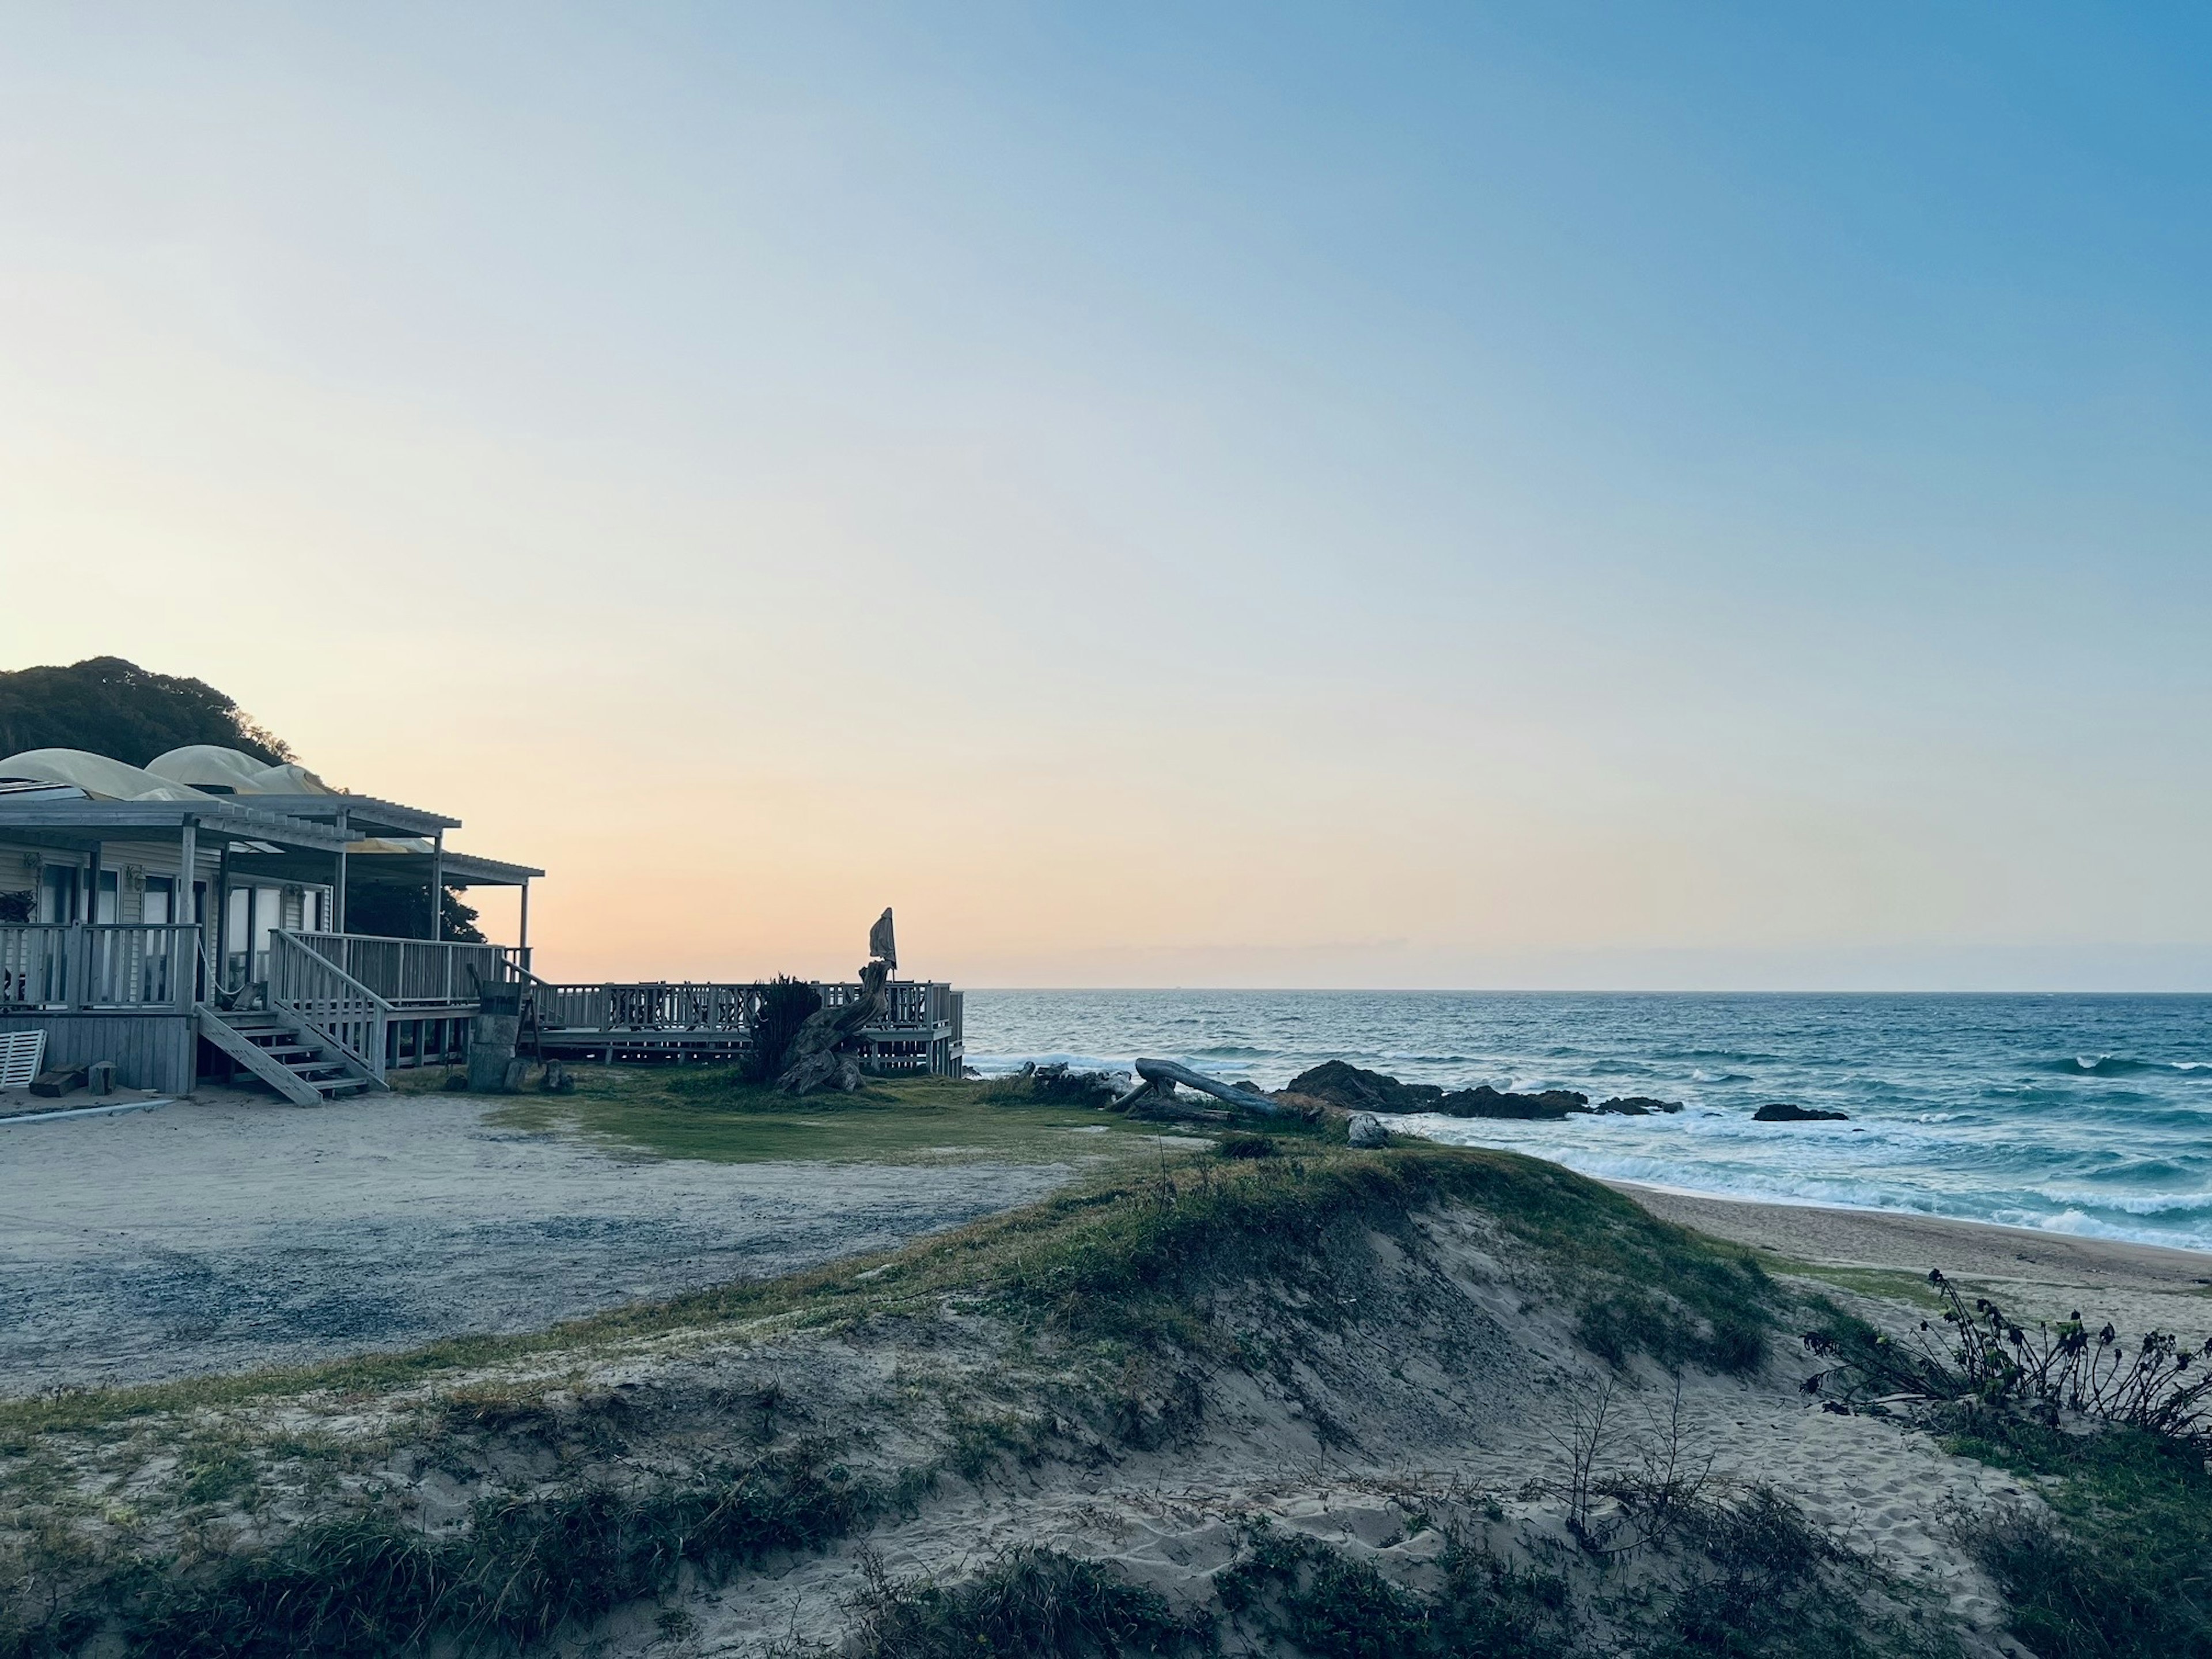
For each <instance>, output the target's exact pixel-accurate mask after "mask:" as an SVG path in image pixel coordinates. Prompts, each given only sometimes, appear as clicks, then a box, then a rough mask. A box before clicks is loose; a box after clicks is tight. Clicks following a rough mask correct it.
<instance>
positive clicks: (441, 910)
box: [430, 829, 446, 939]
mask: <svg viewBox="0 0 2212 1659" xmlns="http://www.w3.org/2000/svg"><path fill="white" fill-rule="evenodd" d="M445 936H446V832H445V831H444V830H442V829H441V830H440V831H438V833H437V834H436V835H435V836H433V837H432V838H431V841H430V937H431V938H432V939H443V938H445Z"/></svg>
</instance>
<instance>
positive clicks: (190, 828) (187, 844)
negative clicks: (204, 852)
mask: <svg viewBox="0 0 2212 1659" xmlns="http://www.w3.org/2000/svg"><path fill="white" fill-rule="evenodd" d="M199 862H200V821H199V820H198V819H197V818H195V817H187V818H185V822H184V824H183V826H182V827H181V828H180V829H179V830H178V831H177V894H176V896H175V897H174V898H173V899H172V900H171V901H170V902H169V913H170V917H171V919H172V920H173V921H182V922H195V921H198V920H199V919H200V916H199V907H198V906H197V905H196V904H194V903H193V902H192V872H194V871H196V870H197V869H198V868H199ZM205 944H206V940H205V938H204V936H203V938H202V939H201V945H202V947H203V948H202V949H201V950H199V951H196V952H195V953H194V959H193V962H192V963H191V966H190V967H188V968H187V969H185V972H186V973H187V974H188V975H194V976H195V978H196V976H197V974H198V972H199V958H201V957H204V956H205V955H206V954H207V952H206V950H205V948H204V946H205ZM221 971H222V969H221V968H220V966H218V967H217V969H216V972H218V973H220V972H221ZM180 989H181V990H182V991H183V993H184V994H183V995H182V996H181V998H180V999H179V1000H181V1001H183V1002H184V1004H185V1006H186V1007H187V1008H189V1007H190V1006H191V1005H192V1004H193V1003H195V1002H197V1001H199V1000H200V998H201V993H200V989H199V987H198V986H197V983H196V982H194V981H191V980H188V981H187V982H186V983H185V986H184V987H180Z"/></svg>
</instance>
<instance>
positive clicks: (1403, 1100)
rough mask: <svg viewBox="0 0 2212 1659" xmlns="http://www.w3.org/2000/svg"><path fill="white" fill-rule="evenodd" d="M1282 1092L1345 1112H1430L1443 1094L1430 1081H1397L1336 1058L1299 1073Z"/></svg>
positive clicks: (1435, 1107) (1434, 1108)
mask: <svg viewBox="0 0 2212 1659" xmlns="http://www.w3.org/2000/svg"><path fill="white" fill-rule="evenodd" d="M1282 1092H1283V1093H1285V1094H1289V1095H1302V1096H1304V1097H1307V1098H1309V1099H1312V1100H1320V1101H1326V1102H1327V1103H1328V1104H1329V1105H1331V1106H1335V1107H1340V1108H1341V1109H1343V1110H1345V1111H1347V1112H1433V1111H1435V1110H1436V1109H1437V1102H1438V1101H1439V1100H1442V1099H1443V1094H1444V1091H1443V1090H1442V1089H1439V1088H1438V1087H1437V1085H1435V1084H1433V1083H1401V1082H1399V1081H1398V1079H1396V1078H1395V1077H1386V1076H1385V1075H1383V1073H1381V1072H1370V1071H1366V1070H1364V1069H1363V1068H1362V1067H1360V1066H1348V1065H1346V1063H1345V1062H1344V1061H1342V1060H1328V1061H1325V1062H1324V1063H1322V1065H1319V1066H1315V1067H1313V1068H1312V1069H1311V1070H1310V1071H1304V1072H1301V1073H1298V1074H1297V1076H1296V1077H1294V1078H1292V1079H1291V1081H1290V1086H1289V1087H1288V1088H1286V1089H1285V1090H1284V1091H1282Z"/></svg>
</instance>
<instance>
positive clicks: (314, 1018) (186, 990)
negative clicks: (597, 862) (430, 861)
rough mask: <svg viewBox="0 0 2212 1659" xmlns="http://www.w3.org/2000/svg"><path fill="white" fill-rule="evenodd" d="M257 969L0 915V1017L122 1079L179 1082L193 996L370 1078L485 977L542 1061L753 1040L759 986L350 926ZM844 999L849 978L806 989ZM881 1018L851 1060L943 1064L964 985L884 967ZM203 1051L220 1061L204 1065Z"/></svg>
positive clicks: (50, 1047)
mask: <svg viewBox="0 0 2212 1659" xmlns="http://www.w3.org/2000/svg"><path fill="white" fill-rule="evenodd" d="M261 960H262V962H263V963H265V969H266V977H265V979H264V980H262V981H256V983H255V986H254V987H248V988H249V989H250V990H251V993H252V994H250V995H249V994H240V987H236V986H232V987H222V986H214V985H211V983H210V969H209V967H208V963H207V961H206V956H205V952H204V948H203V940H202V937H201V929H200V928H199V927H194V926H191V925H190V924H183V925H178V926H173V927H142V926H137V925H130V926H107V925H101V926H91V925H86V924H81V923H70V924H55V925H44V924H37V923H11V924H5V925H0V1030H45V1031H46V1033H47V1038H46V1042H47V1052H48V1054H49V1055H50V1056H51V1057H52V1060H53V1062H55V1063H66V1062H74V1061H77V1060H114V1061H115V1062H116V1077H117V1080H118V1082H120V1083H123V1084H125V1085H126V1086H130V1087H134V1088H147V1089H163V1090H175V1091H179V1092H183V1091H189V1090H190V1089H191V1086H192V1085H193V1083H194V1081H195V1079H196V1074H197V1060H198V1056H199V1055H200V1054H201V1050H200V1048H199V1045H198V1043H197V1039H196V1032H197V1026H196V1023H195V1022H196V1019H197V1009H198V1007H199V1006H200V1005H201V1004H202V1003H206V1004H209V1005H210V1006H218V1005H220V1006H225V1007H228V1006H232V1000H233V997H234V995H237V997H238V1000H237V1006H240V1007H246V1006H261V1005H260V1002H259V1001H258V1000H256V999H258V998H260V997H264V996H265V999H266V1003H267V1006H269V1008H270V1009H271V1010H272V1011H274V1012H280V1013H283V1014H285V1015H288V1016H290V1017H292V1018H296V1019H298V1020H300V1021H301V1022H304V1023H305V1024H307V1025H310V1026H313V1028H314V1030H316V1031H317V1032H319V1033H320V1034H322V1035H324V1036H327V1037H328V1038H329V1040H330V1042H331V1044H332V1045H333V1046H334V1047H336V1048H338V1049H339V1050H341V1051H342V1052H343V1054H345V1056H346V1057H347V1058H348V1059H349V1060H351V1061H353V1062H354V1063H355V1064H356V1065H357V1066H360V1067H361V1068H362V1070H363V1071H364V1072H365V1073H368V1075H370V1076H372V1077H374V1079H377V1080H379V1081H381V1080H382V1079H383V1078H384V1077H385V1075H386V1073H388V1072H390V1071H392V1070H398V1069H405V1068H408V1067H411V1066H435V1065H445V1064H448V1063H450V1062H453V1061H458V1060H463V1059H465V1057H466V1054H467V1047H468V1029H469V1021H470V1019H471V1018H472V1017H473V1016H474V1015H475V1013H476V1012H477V1006H478V998H479V995H480V994H481V992H482V990H483V987H487V986H491V985H512V984H517V983H519V984H520V985H522V986H523V987H526V991H527V994H528V995H529V997H530V1000H531V1002H532V1006H533V1011H534V1013H535V1016H536V1019H537V1024H538V1043H539V1048H540V1051H541V1052H542V1053H544V1054H546V1055H547V1056H549V1057H554V1058H560V1059H566V1060H598V1061H599V1062H601V1063H603V1064H607V1065H623V1064H632V1065H686V1064H690V1065H696V1064H731V1063H734V1062H737V1061H739V1060H744V1058H745V1057H746V1056H747V1055H749V1054H751V1053H752V1049H753V1033H754V1030H755V1028H756V1026H757V1024H758V1021H759V1018H760V1005H761V997H762V994H763V991H764V989H765V987H763V986H761V985H758V984H751V983H739V982H729V983H720V982H705V981H603V982H598V983H589V984H554V983H551V982H550V981H545V980H543V979H540V978H538V976H537V975H534V974H532V972H531V971H530V969H529V968H528V967H527V966H526V959H525V954H524V952H522V951H520V950H518V949H515V948H513V947H511V946H507V945H461V944H453V943H447V942H442V941H437V940H431V939H374V938H368V937H366V936H363V935H359V934H344V933H289V932H285V931H283V930H282V929H277V930H273V931H272V932H271V933H270V946H269V950H268V951H267V952H266V953H265V956H264V957H262V959H261ZM814 988H815V989H816V990H817V992H818V993H820V994H821V996H822V999H823V1002H824V1003H825V1004H827V1005H829V1006H833V1007H835V1006H842V1005H843V1004H845V1003H847V1002H848V1001H849V1000H852V999H854V998H855V997H858V996H859V995H860V986H859V985H858V984H856V983H854V982H852V981H845V982H842V983H841V982H837V981H824V982H822V983H819V984H817V985H816V986H815V987H814ZM888 990H889V999H890V1006H889V1008H888V1010H887V1012H886V1013H885V1015H884V1018H883V1019H882V1020H880V1021H878V1023H877V1024H873V1025H871V1026H868V1027H866V1028H865V1029H864V1030H863V1031H862V1032H861V1041H862V1044H863V1047H862V1050H861V1054H860V1061H861V1066H862V1068H863V1069H864V1070H866V1071H869V1072H872V1073H878V1074H880V1075H895V1076H915V1075H920V1076H934V1077H957V1076H959V1075H960V1073H961V1069H962V1066H963V1061H964V1060H965V1057H966V1048H965V1045H964V1041H963V1030H962V1018H963V999H962V997H961V994H960V993H959V992H957V991H956V990H954V989H953V988H952V987H951V986H950V985H946V984H943V983H941V982H939V981H921V980H899V981H892V983H891V984H890V987H888ZM218 1063H219V1062H218Z"/></svg>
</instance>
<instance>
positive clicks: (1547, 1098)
mask: <svg viewBox="0 0 2212 1659" xmlns="http://www.w3.org/2000/svg"><path fill="white" fill-rule="evenodd" d="M1424 1110H1427V1111H1432V1112H1444V1113H1447V1114H1449V1115H1451V1116H1453V1117H1520V1118H1538V1117H1565V1116H1567V1115H1570V1114H1571V1113H1575V1112H1587V1111H1588V1110H1589V1096H1588V1095H1584V1094H1577V1093H1576V1092H1575V1091H1573V1090H1572V1089H1547V1090H1545V1091H1543V1092H1542V1093H1541V1094H1535V1095H1516V1094H1511V1093H1508V1092H1504V1091H1499V1090H1497V1089H1493V1088H1492V1087H1491V1086H1490V1085H1488V1084H1487V1083H1479V1084H1477V1085H1475V1086H1474V1088H1472V1089H1455V1090H1454V1091H1452V1092H1451V1093H1449V1094H1448V1095H1445V1096H1444V1097H1443V1098H1442V1099H1440V1100H1438V1101H1437V1103H1436V1104H1435V1105H1433V1106H1430V1107H1425V1108H1424Z"/></svg>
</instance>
